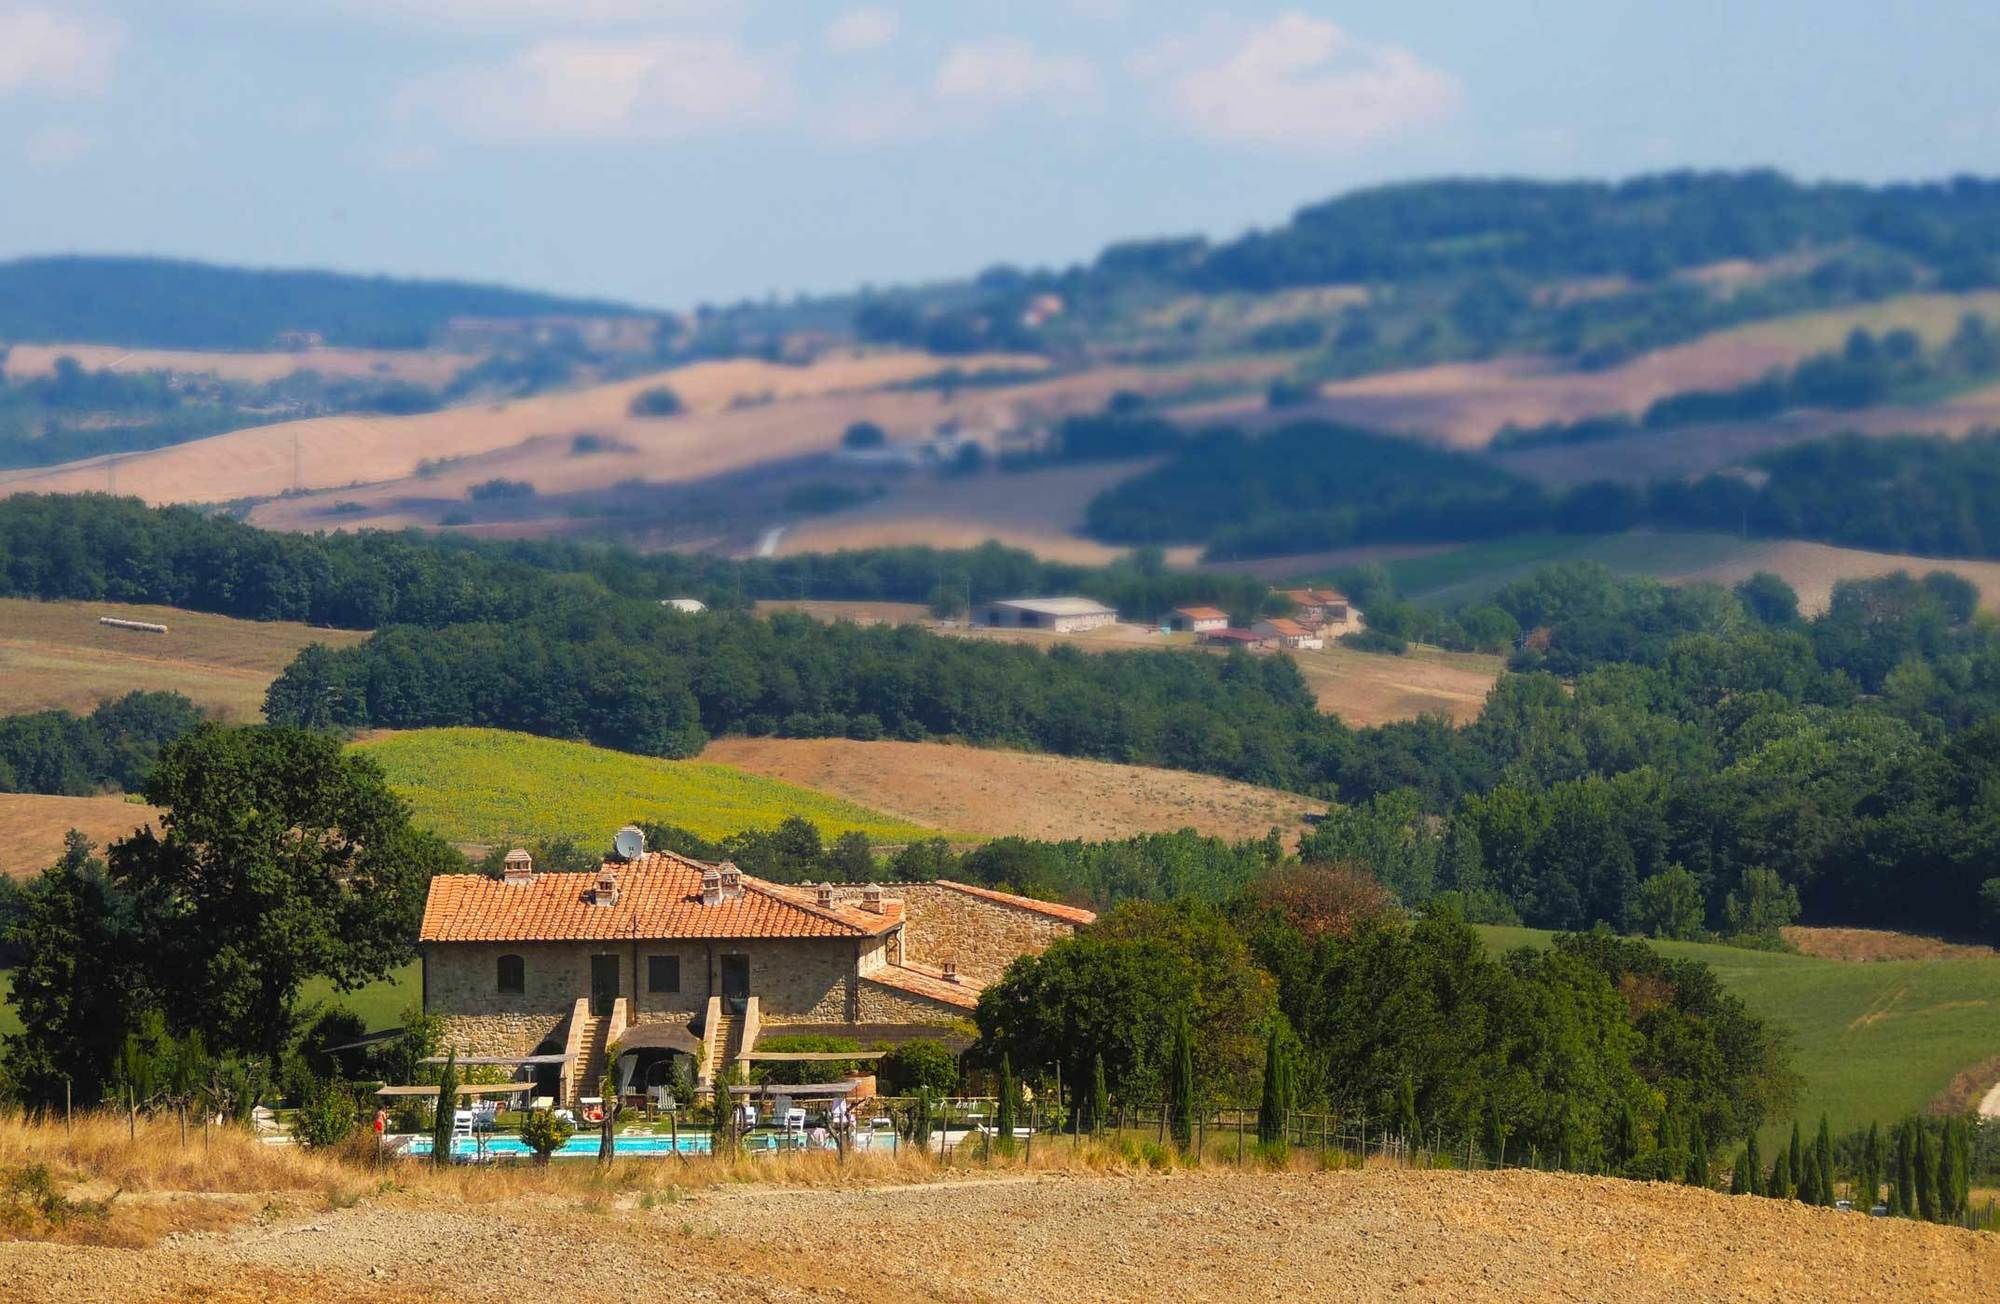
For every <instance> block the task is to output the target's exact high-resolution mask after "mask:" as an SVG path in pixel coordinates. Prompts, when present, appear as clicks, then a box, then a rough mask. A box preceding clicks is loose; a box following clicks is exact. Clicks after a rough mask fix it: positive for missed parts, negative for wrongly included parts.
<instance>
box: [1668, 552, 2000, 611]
mask: <svg viewBox="0 0 2000 1304" xmlns="http://www.w3.org/2000/svg"><path fill="white" fill-rule="evenodd" d="M1899 570H1903V571H1909V572H1910V573H1911V574H1912V575H1922V574H1925V573H1927V572H1929V571H1934V570H1941V571H1949V572H1950V573H1951V574H1953V575H1958V576H1962V577H1963V578H1965V579H1967V580H1969V581H1971V582H1972V583H1973V584H1974V585H1976V586H1978V588H1979V596H1980V605H1981V606H1982V607H1984V608H1985V609H1987V610H1988V611H1994V610H2000V562H1994V561H1957V560H1953V559H1950V558H1938V557H1915V556H1910V555H1908V554H1906V553H1894V552H1867V551H1864V550H1862V549H1859V548H1836V547H1833V546H1832V545H1831V544H1824V543H1803V542H1798V541H1794V540H1787V541H1781V542H1776V543H1767V544H1753V545H1750V546H1749V547H1747V548H1746V549H1745V550H1744V551H1743V552H1742V553H1740V554H1738V555H1737V556H1735V557H1732V558H1730V559H1729V560H1727V561H1724V562H1722V563H1720V564H1717V565H1714V566H1707V567H1703V568H1700V569H1697V570H1692V571H1687V572H1685V573H1682V574H1680V575H1677V576H1674V577H1673V578H1675V579H1678V580H1682V581H1697V580H1708V581H1713V582H1714V583H1717V584H1734V583H1736V582H1737V581H1739V580H1743V579H1747V578H1748V577H1749V576H1751V575H1753V574H1755V573H1756V572H1758V571H1770V572H1772V573H1773V574H1775V575H1777V576H1779V577H1780V578H1782V579H1783V580H1784V581H1785V582H1786V583H1787V584H1790V585H1791V586H1792V587H1793V588H1794V589H1796V590H1797V591H1798V595H1799V606H1800V607H1801V608H1802V609H1803V610H1805V611H1806V612H1808V613H1816V612H1821V611H1824V610H1826V608H1827V604H1828V603H1830V602H1831V601H1832V600H1833V586H1834V585H1835V584H1836V583H1838V582H1839V581H1841V580H1848V579H1869V578H1872V577H1874V576H1877V575H1887V574H1890V573H1891V572H1893V571H1899Z"/></svg>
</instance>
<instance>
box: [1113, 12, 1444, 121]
mask: <svg viewBox="0 0 2000 1304" xmlns="http://www.w3.org/2000/svg"><path fill="white" fill-rule="evenodd" d="M1213 45H1214V43H1213V42H1212V41H1210V40H1207V39H1183V40H1180V41H1176V42H1172V43H1169V44H1167V45H1165V46H1162V47H1159V48H1157V49H1155V50H1153V51H1151V52H1148V53H1146V54H1144V55H1142V56H1140V57H1139V58H1138V59H1136V60H1135V61H1134V69H1135V71H1137V72H1138V73H1139V74H1140V75H1141V76H1157V77H1163V78H1165V80H1166V83H1167V96H1168V102H1169V104H1170V106H1171V108H1172V110H1173V112H1174V114H1175V115H1176V116H1177V117H1179V118H1180V119H1181V120H1182V121H1183V122H1184V123H1186V124H1187V125H1188V126H1189V127H1190V128H1192V129H1193V130H1194V131H1195V132H1197V133H1198V134H1200V135H1204V136H1208V137H1211V138H1213V139H1217V140H1233V141H1247V142H1251V143H1254V144H1262V145H1275V146H1287V147H1294V148H1304V149H1327V148H1342V147H1350V146H1356V145H1361V144H1365V143H1367V142H1369V141H1373V140H1377V139H1379V138H1381V137H1384V136H1389V135H1393V134H1396V133H1398V132H1401V131H1405V130H1407V129H1409V128H1412V127H1417V126H1422V125H1424V124H1427V123H1431V122H1436V121H1438V120H1440V119H1443V118H1446V117H1449V116H1450V115H1451V114H1452V113H1453V112H1454V111H1455V110H1456V109H1457V108H1458V105H1459V101H1460V99H1461V98H1462V92H1461V90H1460V87H1459V84H1458V82H1457V80H1456V79H1455V78H1453V77H1452V76H1451V74H1449V73H1447V72H1444V71H1442V70H1441V69H1438V68H1434V67H1432V66H1431V65H1429V64H1427V63H1425V62H1423V60H1421V59H1419V58H1418V57H1417V56H1416V55H1414V54H1412V53H1411V52H1410V51H1408V50H1406V49H1404V48H1402V47H1401V46H1397V45H1388V44H1382V43H1378V42H1373V41H1365V40H1362V39H1360V38H1358V37H1355V36H1352V35H1350V34H1348V33H1347V32H1346V31H1343V30H1342V29H1341V28H1340V27H1338V26H1337V25H1335V24H1334V23H1331V22H1328V21H1327V20H1325V19H1323V18H1314V17H1312V16H1310V15H1307V14H1303V13H1299V12H1296V11H1293V12H1288V13H1284V14H1280V15H1279V16H1278V17H1276V18H1274V19H1272V20H1271V21H1270V22H1268V23H1265V24H1263V25H1262V26H1259V27H1255V28H1252V29H1250V30H1249V31H1248V32H1246V33H1244V34H1243V35H1242V37H1241V39H1240V41H1239V42H1238V43H1237V45H1236V46H1235V48H1234V49H1233V50H1232V51H1230V53H1229V54H1228V55H1227V56H1226V57H1224V58H1223V59H1222V60H1221V61H1220V62H1205V61H1203V59H1202V57H1201V56H1202V52H1203V50H1205V49H1208V48H1213Z"/></svg>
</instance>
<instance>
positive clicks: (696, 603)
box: [660, 598, 708, 616]
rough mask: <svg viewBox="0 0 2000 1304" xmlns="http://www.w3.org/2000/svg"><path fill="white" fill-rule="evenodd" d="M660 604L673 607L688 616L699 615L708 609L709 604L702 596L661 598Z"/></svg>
mask: <svg viewBox="0 0 2000 1304" xmlns="http://www.w3.org/2000/svg"><path fill="white" fill-rule="evenodd" d="M660 605H661V606H663V607H672V608H673V609H674V610H675V611H678V612H680V613H682V614H683V615H688V616H699V615H700V614H701V613H702V612H704V611H707V610H708V604H707V603H706V602H703V601H702V600H701V599H700V598H661V599H660Z"/></svg>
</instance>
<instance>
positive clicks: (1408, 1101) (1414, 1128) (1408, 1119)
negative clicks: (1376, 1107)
mask: <svg viewBox="0 0 2000 1304" xmlns="http://www.w3.org/2000/svg"><path fill="white" fill-rule="evenodd" d="M1396 1130H1397V1131H1399V1132H1401V1133H1402V1134H1403V1144H1404V1145H1407V1146H1409V1147H1410V1148H1411V1149H1412V1150H1414V1149H1416V1146H1417V1141H1418V1139H1419V1138H1421V1137H1422V1136H1423V1134H1424V1125H1423V1124H1422V1123H1421V1122H1420V1121H1418V1119H1417V1089H1416V1086H1415V1084H1413V1083H1412V1082H1411V1081H1410V1075H1409V1074H1407V1073H1405V1074H1404V1075H1403V1080H1402V1082H1401V1083H1400V1084H1399V1085H1398V1086H1397V1088H1396Z"/></svg>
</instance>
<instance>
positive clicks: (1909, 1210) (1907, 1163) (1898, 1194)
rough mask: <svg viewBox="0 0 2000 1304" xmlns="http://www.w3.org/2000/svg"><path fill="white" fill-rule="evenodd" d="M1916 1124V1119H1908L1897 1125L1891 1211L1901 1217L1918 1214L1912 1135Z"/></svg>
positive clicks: (1914, 1151) (1914, 1150) (1914, 1139)
mask: <svg viewBox="0 0 2000 1304" xmlns="http://www.w3.org/2000/svg"><path fill="white" fill-rule="evenodd" d="M1915 1126H1916V1125H1915V1123H1914V1121H1912V1120H1908V1119H1906V1120H1904V1121H1903V1122H1902V1123H1900V1124H1898V1125H1897V1127H1896V1185H1895V1190H1894V1193H1893V1195H1892V1196H1891V1199H1890V1207H1889V1212H1890V1213H1893V1214H1895V1215H1896V1216H1897V1217H1899V1218H1914V1217H1916V1216H1917V1159H1916V1138H1915V1137H1914V1136H1913V1135H1912V1129H1913V1128H1914V1127H1915Z"/></svg>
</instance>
